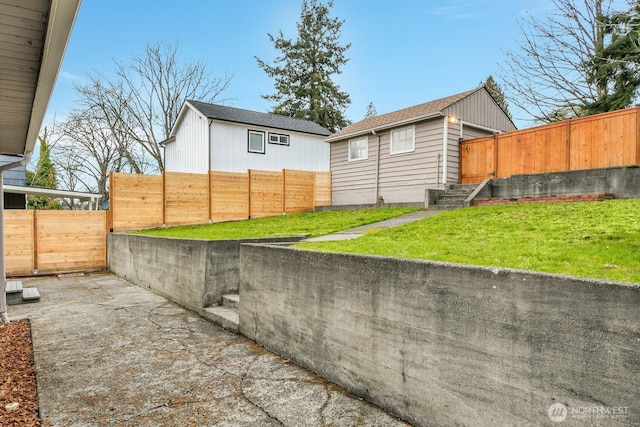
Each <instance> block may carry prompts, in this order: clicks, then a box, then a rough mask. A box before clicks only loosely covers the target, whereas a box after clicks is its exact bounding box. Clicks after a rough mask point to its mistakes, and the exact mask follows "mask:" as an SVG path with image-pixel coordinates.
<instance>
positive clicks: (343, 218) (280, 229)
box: [136, 208, 418, 240]
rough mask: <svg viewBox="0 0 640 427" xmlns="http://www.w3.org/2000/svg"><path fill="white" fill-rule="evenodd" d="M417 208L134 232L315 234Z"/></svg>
mask: <svg viewBox="0 0 640 427" xmlns="http://www.w3.org/2000/svg"><path fill="white" fill-rule="evenodd" d="M416 210H418V209H417V208H379V209H365V210H350V211H328V212H314V213H302V214H292V215H282V216H274V217H267V218H258V219H251V220H246V221H233V222H221V223H215V224H205V225H190V226H181V227H168V228H155V229H152V230H143V231H138V232H136V234H142V235H147V236H162V237H175V238H183V239H204V240H223V239H242V238H259V237H283V236H295V235H300V234H305V235H309V236H310V237H317V236H323V235H326V234H331V233H335V232H337V231H341V230H347V229H349V228H355V227H359V226H361V225H366V224H371V223H373V222H378V221H384V220H386V219H389V218H394V217H396V216H399V215H402V214H405V213H409V212H414V211H416Z"/></svg>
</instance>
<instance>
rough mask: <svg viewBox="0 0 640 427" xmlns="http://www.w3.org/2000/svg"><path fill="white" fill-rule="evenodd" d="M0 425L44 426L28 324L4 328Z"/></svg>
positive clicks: (0, 345)
mask: <svg viewBox="0 0 640 427" xmlns="http://www.w3.org/2000/svg"><path fill="white" fill-rule="evenodd" d="M0 425H2V426H16V427H17V426H21V427H22V426H40V416H39V414H38V390H37V388H36V368H35V365H34V363H33V345H32V342H31V325H30V323H29V321H28V320H20V321H17V322H11V323H3V324H0Z"/></svg>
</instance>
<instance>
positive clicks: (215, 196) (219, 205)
mask: <svg viewBox="0 0 640 427" xmlns="http://www.w3.org/2000/svg"><path fill="white" fill-rule="evenodd" d="M209 180H210V184H209V185H210V191H211V196H210V197H211V211H210V216H211V220H212V221H214V222H219V221H237V220H242V219H247V218H249V174H248V173H239V172H213V171H212V172H210V174H209Z"/></svg>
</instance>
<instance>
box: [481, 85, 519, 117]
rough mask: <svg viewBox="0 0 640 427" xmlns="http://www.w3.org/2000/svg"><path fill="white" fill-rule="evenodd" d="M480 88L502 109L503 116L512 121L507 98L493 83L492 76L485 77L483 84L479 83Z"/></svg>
mask: <svg viewBox="0 0 640 427" xmlns="http://www.w3.org/2000/svg"><path fill="white" fill-rule="evenodd" d="M480 86H484V87H485V88H486V89H487V91H489V94H490V95H491V96H492V97H493V99H494V100H495V101H496V102H497V103H498V105H499V106H500V108H502V110H503V111H504V112H505V114H506V115H507V116H509V118H510V119H513V117H512V116H511V112H510V111H509V103H508V102H507V98H506V97H505V95H504V92H503V91H502V88H501V87H500V85H499V84H498V82H496V81H495V79H494V78H493V76H489V77H487V80H485V82H484V83H480Z"/></svg>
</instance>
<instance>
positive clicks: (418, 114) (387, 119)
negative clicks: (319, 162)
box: [327, 87, 485, 142]
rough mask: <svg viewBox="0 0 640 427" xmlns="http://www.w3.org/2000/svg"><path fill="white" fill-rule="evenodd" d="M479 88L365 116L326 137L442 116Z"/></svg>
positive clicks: (349, 134)
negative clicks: (372, 115) (389, 111)
mask: <svg viewBox="0 0 640 427" xmlns="http://www.w3.org/2000/svg"><path fill="white" fill-rule="evenodd" d="M479 90H485V89H484V88H482V87H480V88H477V89H473V90H469V91H466V92H462V93H458V94H456V95H451V96H447V97H445V98H440V99H436V100H433V101H429V102H425V103H423V104H419V105H414V106H413V107H408V108H403V109H402V110H397V111H393V112H391V113H387V114H381V115H379V116H374V117H369V118H366V119H364V120H361V121H359V122H357V123H354V124H352V125H349V126H347V127H346V128H344V129H341V130H339V131H338V132H336V133H334V134H332V135H331V136H329V138H327V141H329V142H330V141H337V140H339V139H344V138H347V137H351V136H356V135H361V134H365V133H369V132H371V131H372V130H377V129H384V128H390V127H394V126H398V125H400V124H404V123H412V122H415V121H418V120H422V119H425V118H430V117H437V116H442V115H444V114H443V113H442V111H443V110H445V109H446V108H448V107H450V106H452V105H453V104H455V103H457V102H459V101H461V100H462V99H464V98H466V97H467V96H469V95H471V94H473V93H475V92H477V91H479Z"/></svg>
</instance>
